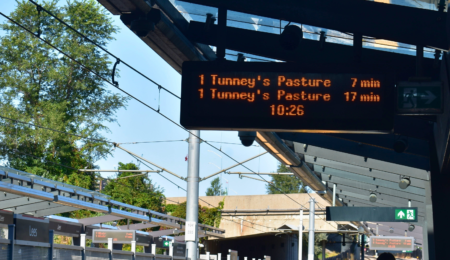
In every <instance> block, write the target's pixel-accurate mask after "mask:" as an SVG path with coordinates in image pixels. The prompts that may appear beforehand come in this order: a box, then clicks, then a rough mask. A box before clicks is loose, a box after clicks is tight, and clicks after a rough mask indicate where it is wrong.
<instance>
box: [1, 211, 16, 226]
mask: <svg viewBox="0 0 450 260" xmlns="http://www.w3.org/2000/svg"><path fill="white" fill-rule="evenodd" d="M9 224H14V212H11V211H6V210H0V225H9Z"/></svg>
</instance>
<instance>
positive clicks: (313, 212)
mask: <svg viewBox="0 0 450 260" xmlns="http://www.w3.org/2000/svg"><path fill="white" fill-rule="evenodd" d="M315 204H316V201H315V200H314V198H311V199H310V200H309V239H308V260H314V220H315V216H316V205H315Z"/></svg>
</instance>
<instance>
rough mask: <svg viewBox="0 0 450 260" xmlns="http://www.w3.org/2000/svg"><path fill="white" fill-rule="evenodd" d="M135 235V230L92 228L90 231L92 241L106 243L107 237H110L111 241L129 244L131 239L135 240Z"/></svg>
mask: <svg viewBox="0 0 450 260" xmlns="http://www.w3.org/2000/svg"><path fill="white" fill-rule="evenodd" d="M135 237H136V231H135V230H108V229H94V230H93V231H92V242H93V243H108V238H112V240H113V243H118V244H130V243H131V241H136V240H135Z"/></svg>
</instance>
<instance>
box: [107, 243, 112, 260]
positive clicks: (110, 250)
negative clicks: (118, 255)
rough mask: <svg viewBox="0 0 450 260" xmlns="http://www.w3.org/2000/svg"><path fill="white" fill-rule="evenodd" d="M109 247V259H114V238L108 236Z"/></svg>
mask: <svg viewBox="0 0 450 260" xmlns="http://www.w3.org/2000/svg"><path fill="white" fill-rule="evenodd" d="M108 249H109V259H110V260H112V259H113V252H112V251H113V239H112V238H108Z"/></svg>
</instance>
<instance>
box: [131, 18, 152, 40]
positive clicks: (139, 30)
mask: <svg viewBox="0 0 450 260" xmlns="http://www.w3.org/2000/svg"><path fill="white" fill-rule="evenodd" d="M130 29H131V30H132V31H133V32H135V33H136V34H137V36H139V37H141V38H142V37H145V36H147V34H148V33H149V32H151V31H153V30H155V24H154V23H153V22H152V21H150V19H148V18H147V17H146V16H141V17H139V18H138V19H136V20H134V21H132V22H131V27H130Z"/></svg>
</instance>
